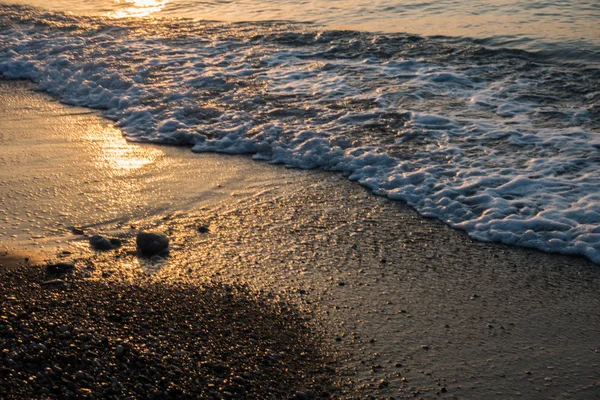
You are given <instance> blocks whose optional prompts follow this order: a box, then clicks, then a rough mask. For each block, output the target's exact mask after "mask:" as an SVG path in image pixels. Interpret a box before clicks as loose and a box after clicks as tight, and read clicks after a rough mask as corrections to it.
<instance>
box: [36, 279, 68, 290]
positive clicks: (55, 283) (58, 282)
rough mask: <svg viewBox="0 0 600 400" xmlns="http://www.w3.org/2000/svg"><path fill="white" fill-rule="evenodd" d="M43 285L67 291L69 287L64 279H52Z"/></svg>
mask: <svg viewBox="0 0 600 400" xmlns="http://www.w3.org/2000/svg"><path fill="white" fill-rule="evenodd" d="M42 285H44V286H48V287H53V288H57V289H66V288H68V287H69V284H68V283H67V282H65V281H63V280H62V279H52V280H49V281H45V282H42Z"/></svg>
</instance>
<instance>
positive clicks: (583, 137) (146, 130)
mask: <svg viewBox="0 0 600 400" xmlns="http://www.w3.org/2000/svg"><path fill="white" fill-rule="evenodd" d="M13 3H19V4H17V5H15V4H13ZM37 3H39V4H36V1H35V0H31V1H21V0H19V1H13V2H12V3H11V4H7V3H6V2H5V3H0V76H1V77H3V78H5V79H29V80H32V81H34V82H35V83H37V85H38V88H39V89H40V90H44V91H47V92H49V93H50V94H52V95H54V96H56V97H57V98H58V99H60V100H61V101H63V102H65V103H68V104H74V105H80V106H87V107H92V108H96V109H101V110H103V113H104V115H105V116H106V117H108V118H110V119H112V120H114V121H116V122H117V124H118V126H120V127H121V129H122V131H123V133H124V134H125V135H126V136H127V138H128V139H131V140H136V141H144V142H155V143H167V144H176V145H182V146H189V147H191V149H192V151H196V152H223V153H249V154H252V155H253V157H254V158H255V159H258V160H265V161H268V162H272V163H280V164H285V165H287V166H290V167H297V168H320V169H325V170H331V171H339V172H342V173H343V174H345V175H346V176H348V177H349V178H350V179H352V180H356V181H358V182H360V183H361V184H362V185H364V186H367V187H369V188H371V189H372V190H373V191H374V192H375V193H377V194H380V195H385V196H387V197H389V198H391V199H397V200H402V201H405V202H407V203H408V204H410V205H411V206H413V207H414V208H415V209H417V210H418V211H419V212H420V213H421V214H423V215H425V216H430V217H436V218H439V219H441V220H442V221H445V222H446V223H448V224H449V225H451V226H453V227H456V228H459V229H463V230H465V231H467V232H468V233H469V235H471V236H472V237H474V238H476V239H480V240H486V241H501V242H504V243H509V244H516V245H521V246H528V247H534V248H538V249H541V250H545V251H554V252H560V253H569V254H582V255H585V256H587V257H588V258H590V259H591V260H593V261H594V262H597V263H600V27H599V26H600V24H598V21H600V4H599V3H598V2H597V1H596V0H591V1H584V0H580V1H568V2H567V1H556V0H555V1H520V2H517V1H513V0H504V1H497V2H493V3H490V2H487V1H483V0H481V1H477V0H475V1H466V0H455V1H448V0H441V1H436V2H427V1H411V0H403V1H385V2H384V1H381V0H372V1H364V0H355V1H352V0H338V1H305V2H291V1H287V0H279V1H254V0H240V1H217V0H213V1H210V0H209V1H192V0H179V1H177V0H173V1H169V0H122V1H108V0H98V1H85V2H83V1H82V2H78V1H54V2H52V3H51V4H50V5H48V4H43V3H42V2H37ZM46 3H49V2H46ZM24 4H30V5H34V6H38V5H41V6H42V7H51V10H48V9H42V8H35V7H29V6H27V5H24Z"/></svg>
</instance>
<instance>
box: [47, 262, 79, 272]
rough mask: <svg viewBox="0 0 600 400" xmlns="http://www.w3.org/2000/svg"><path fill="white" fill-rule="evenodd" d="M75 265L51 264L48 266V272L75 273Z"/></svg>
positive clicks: (65, 263) (64, 263) (66, 263)
mask: <svg viewBox="0 0 600 400" xmlns="http://www.w3.org/2000/svg"><path fill="white" fill-rule="evenodd" d="M74 268H75V264H73V263H68V262H61V263H58V264H50V265H47V266H46V272H48V273H49V274H64V273H67V272H71V271H73V269H74Z"/></svg>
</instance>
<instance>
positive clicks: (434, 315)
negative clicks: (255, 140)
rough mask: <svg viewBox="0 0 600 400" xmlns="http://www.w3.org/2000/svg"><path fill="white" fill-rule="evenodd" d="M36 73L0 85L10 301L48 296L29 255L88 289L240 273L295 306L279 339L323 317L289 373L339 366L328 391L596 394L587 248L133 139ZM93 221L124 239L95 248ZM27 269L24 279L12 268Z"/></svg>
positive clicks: (343, 184)
mask: <svg viewBox="0 0 600 400" xmlns="http://www.w3.org/2000/svg"><path fill="white" fill-rule="evenodd" d="M31 87H32V86H31V85H30V84H27V83H16V82H2V83H1V84H0V114H1V115H2V118H1V119H0V144H1V145H2V146H1V147H0V165H1V169H0V176H1V177H2V181H1V183H0V209H1V210H0V212H1V213H2V214H1V215H0V234H1V235H2V236H0V243H1V246H0V247H1V248H0V250H1V251H2V252H5V253H3V254H5V255H4V256H3V258H1V259H0V264H3V265H4V267H3V268H4V269H3V270H2V280H3V282H11V283H10V284H4V285H2V286H1V287H0V289H1V290H2V292H0V298H2V302H3V305H4V304H6V305H8V304H9V303H10V304H11V305H10V307H20V308H27V307H30V305H31V304H32V301H33V300H34V299H38V300H39V298H40V297H39V296H42V297H43V293H42V292H40V290H46V289H43V288H42V289H40V288H38V287H37V286H36V289H35V293H36V294H35V296H38V297H35V296H33V295H32V297H27V296H21V297H19V296H17V294H18V293H23V294H27V293H34V291H28V290H27V289H25V287H26V286H27V285H34V283H33V282H39V281H42V280H43V279H46V277H41V276H40V275H39V274H41V273H42V272H43V269H42V270H40V269H35V268H34V267H32V266H31V265H40V264H44V262H46V261H45V260H48V262H56V261H59V260H60V261H70V262H73V263H74V264H75V265H76V271H75V272H74V274H73V277H72V278H69V279H74V280H78V281H80V282H81V283H77V284H75V287H76V288H80V287H81V288H86V289H81V290H83V291H87V293H93V292H94V291H95V289H93V288H94V287H96V286H98V287H102V288H104V289H102V290H100V291H99V292H102V291H109V292H110V291H111V290H117V291H118V290H119V289H117V288H118V287H124V286H123V285H125V286H127V285H130V286H131V285H139V283H140V282H143V284H144V285H151V287H153V288H156V287H160V286H157V285H166V286H167V287H170V288H175V289H173V290H174V291H172V292H170V293H171V294H172V295H173V296H175V297H177V296H179V294H177V288H179V287H185V288H189V287H202V285H205V286H204V287H206V285H225V284H227V285H246V286H245V287H248V288H249V290H250V292H251V293H253V294H254V295H260V296H264V298H265V301H266V300H269V301H273V302H284V304H288V305H290V307H292V308H293V309H294V310H295V311H294V314H293V316H292V317H290V318H292V319H290V320H288V323H287V325H285V328H284V330H283V331H282V333H281V334H282V336H281V338H283V337H289V336H285V335H287V334H288V333H290V332H291V333H294V334H298V332H295V331H294V323H295V322H300V321H302V320H303V318H304V317H306V316H310V318H311V320H312V319H314V321H312V322H311V323H310V324H309V325H308V327H307V329H315V332H316V330H318V331H319V332H321V333H320V334H319V335H315V340H316V341H315V343H314V345H315V346H317V345H318V346H322V347H315V349H316V352H315V354H314V355H313V360H314V363H311V364H310V365H308V366H307V369H306V370H303V369H301V368H300V366H301V364H302V363H301V362H300V359H298V358H294V357H292V359H290V361H289V362H290V367H289V368H288V370H289V371H287V372H290V371H292V372H294V371H299V374H300V375H302V376H306V374H307V373H308V372H309V371H311V370H314V369H315V368H316V369H319V368H321V369H322V368H325V367H328V368H331V369H327V374H329V375H330V377H329V378H327V379H330V380H331V381H333V380H336V379H337V380H338V382H339V383H338V384H337V386H336V385H335V384H333V383H331V382H330V381H327V380H320V379H321V377H318V379H316V381H317V382H318V385H321V386H319V387H322V385H324V383H323V382H326V383H327V384H331V387H332V388H336V387H339V390H340V391H339V392H335V391H329V392H327V395H331V396H333V397H340V398H369V396H370V397H371V398H376V399H384V398H396V399H400V398H425V399H427V398H446V397H447V398H461V399H484V398H485V399H506V398H524V399H548V398H561V399H562V398H575V399H580V398H599V397H600V339H599V338H600V337H599V335H598V332H599V330H600V311H599V310H600V295H599V293H600V291H599V290H600V272H599V269H598V265H595V264H593V263H592V262H591V261H589V260H587V259H585V258H583V257H570V256H563V255H558V254H549V253H542V252H540V251H537V250H531V249H525V248H517V247H510V246H506V245H501V244H495V243H483V242H476V241H473V240H471V239H470V238H469V237H468V236H467V235H466V234H465V233H463V232H460V231H456V230H453V229H451V228H449V227H448V226H446V225H444V224H443V223H441V222H439V221H437V220H431V219H426V218H423V217H421V216H419V215H418V214H417V213H416V212H415V211H414V210H412V209H410V208H409V207H407V206H406V205H404V204H401V203H399V202H392V201H389V200H387V199H384V198H381V197H377V196H374V195H373V194H372V193H370V192H368V191H367V190H365V189H364V188H362V187H360V186H359V185H358V184H356V183H354V182H350V181H348V180H347V179H346V178H345V177H343V176H340V175H337V174H331V173H325V172H318V171H300V170H289V169H285V168H283V167H280V166H272V165H267V164H263V163H258V162H255V161H252V160H251V159H249V158H247V157H240V156H222V155H211V154H193V153H191V152H190V151H189V149H185V148H175V147H159V146H151V145H147V144H135V143H127V142H125V141H124V139H122V137H121V136H120V134H119V130H118V128H115V127H113V126H112V125H110V122H109V121H106V120H104V119H102V118H101V117H100V116H98V115H97V113H96V112H94V111H92V110H88V109H82V108H76V107H69V106H64V105H61V104H59V103H57V102H55V101H53V100H52V99H50V98H49V97H48V96H46V95H42V94H39V93H33V92H31ZM140 230H152V231H159V232H164V233H165V234H167V235H168V236H169V238H170V239H171V251H170V254H169V256H168V257H154V258H149V259H148V258H140V257H139V256H138V255H137V253H136V251H135V235H136V234H137V232H139V231H140ZM94 234H102V235H106V236H108V237H112V238H118V239H120V240H121V241H122V243H123V245H122V246H121V247H120V248H119V249H116V250H112V251H107V252H97V251H94V250H92V249H90V246H89V240H88V239H89V237H90V236H92V235H94ZM25 257H28V258H29V257H30V258H31V260H30V261H29V262H28V263H25V262H24V258H25ZM9 264H10V265H12V267H11V268H7V265H9ZM15 269H16V270H17V271H20V272H19V273H20V274H23V275H24V276H27V277H29V278H27V279H22V280H20V281H19V280H15V279H13V278H10V279H9V278H7V276H9V275H6V274H10V273H13V272H10V271H15ZM30 269H32V270H35V271H37V272H29V271H30ZM40 271H41V272H40ZM36 274H37V275H36ZM11 279H12V280H11ZM95 285H96V286H95ZM119 285H121V286H119ZM212 287H214V286H212ZM32 290H33V289H32ZM53 290H56V289H53ZM69 290H80V289H69ZM127 290H130V289H127ZM102 293H104V292H102ZM182 293H187V292H186V291H185V290H182ZM59 295H60V293H59ZM99 295H100V294H99ZM217 296H220V295H217ZM260 296H259V299H260ZM13 298H14V299H13ZM9 299H11V300H9ZM38 300H36V301H38ZM91 300H92V299H90V301H91ZM170 301H171V302H172V301H173V300H169V297H167V298H165V299H164V301H163V300H161V302H160V303H161V304H165V303H169V302H170ZM245 304H247V303H245ZM274 304H275V303H274ZM107 307H110V304H108V305H107ZM165 307H166V308H165V310H167V312H171V311H170V308H169V307H168V306H167V305H165ZM252 307H253V308H252V309H253V310H254V311H255V312H256V313H260V311H261V310H260V307H257V306H256V304H254V305H253V306H252ZM15 309H16V308H15ZM268 312H269V311H268V309H267V310H265V313H267V314H268ZM40 313H41V315H44V316H48V318H50V316H51V313H48V312H47V310H44V311H41V312H40ZM267 314H265V315H267ZM271 315H272V314H271ZM303 316H304V317H303ZM277 318H279V317H277ZM44 323H45V324H46V325H44V324H42V325H40V326H47V323H48V321H46V322H44ZM223 323H225V322H223ZM267 331H268V330H267ZM320 335H322V343H321V339H320V338H321V336H320ZM239 337H241V338H243V337H244V336H243V335H241V336H239ZM302 338H303V339H302V340H299V343H300V344H301V345H302V346H305V348H312V347H311V346H313V343H311V341H310V340H309V339H310V338H307V337H305V336H302ZM196 339H197V338H195V337H194V336H193V335H189V334H188V335H185V336H183V335H182V336H178V339H177V340H179V341H180V342H181V343H182V344H185V345H186V346H188V345H189V346H193V344H194V342H195V341H196ZM317 339H318V340H317ZM283 342H284V340H282V341H280V342H279V343H280V345H282V343H283ZM6 343H9V342H8V341H6V340H5V341H4V342H3V349H4V348H5V347H4V346H7V344H6ZM115 343H116V342H115ZM330 349H331V351H333V352H334V355H333V354H332V355H328V353H327V352H328V351H330ZM258 352H259V351H258V350H257V353H256V354H258ZM5 354H6V353H5ZM6 360H7V357H6V355H4V356H3V358H2V368H3V369H7V370H6V371H7V372H10V371H15V368H16V367H15V366H14V365H12V364H11V365H8V364H7V363H6ZM324 360H325V361H324ZM334 361H335V362H334ZM313 367H314V368H313ZM183 370H184V371H185V369H183ZM198 371H199V370H197V369H195V370H194V369H190V372H189V373H190V374H197V373H198ZM333 371H335V372H333ZM84 372H85V371H84ZM235 373H236V374H238V373H239V371H238V370H236V371H235ZM281 374H282V377H285V379H289V378H290V375H286V371H284V370H282V371H281ZM333 378H335V379H333ZM178 379H179V378H178ZM181 379H183V378H181ZM281 379H284V378H281ZM323 379H324V378H323ZM310 382H311V378H310V377H308V378H306V380H305V381H301V382H300V384H298V385H297V388H294V390H293V391H292V395H293V393H295V392H296V391H297V390H298V391H302V390H307V389H306V386H305V385H309V386H310V385H311V383H310ZM312 384H313V385H315V383H314V382H313V383H312ZM303 385H304V386H303ZM190 387H192V386H190ZM309 389H310V387H309ZM310 390H312V389H310ZM15 393H17V392H15ZM23 393H25V392H23ZM261 393H264V392H258V394H256V397H255V398H263V397H261ZM303 393H304V392H303ZM311 393H312V392H311ZM315 393H316V394H315V395H319V393H317V392H315ZM29 394H30V393H29ZM92 395H93V393H92ZM220 395H222V392H220ZM207 396H208V395H207ZM215 396H217V395H215ZM298 396H300V397H298ZM301 396H302V394H297V395H296V397H297V398H301ZM25 397H27V396H24V395H23V396H21V397H19V395H18V393H17V394H15V398H25ZM215 398H220V397H215Z"/></svg>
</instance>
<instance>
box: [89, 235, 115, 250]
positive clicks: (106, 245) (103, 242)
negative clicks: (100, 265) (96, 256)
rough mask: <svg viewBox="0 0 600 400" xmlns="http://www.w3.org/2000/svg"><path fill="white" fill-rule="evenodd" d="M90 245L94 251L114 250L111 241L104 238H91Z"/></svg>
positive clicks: (98, 236)
mask: <svg viewBox="0 0 600 400" xmlns="http://www.w3.org/2000/svg"><path fill="white" fill-rule="evenodd" d="M90 245H91V246H92V248H93V249H94V250H101V251H103V250H112V249H113V245H112V244H111V243H110V240H108V239H107V238H105V237H104V236H100V235H94V236H92V237H91V238H90Z"/></svg>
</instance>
